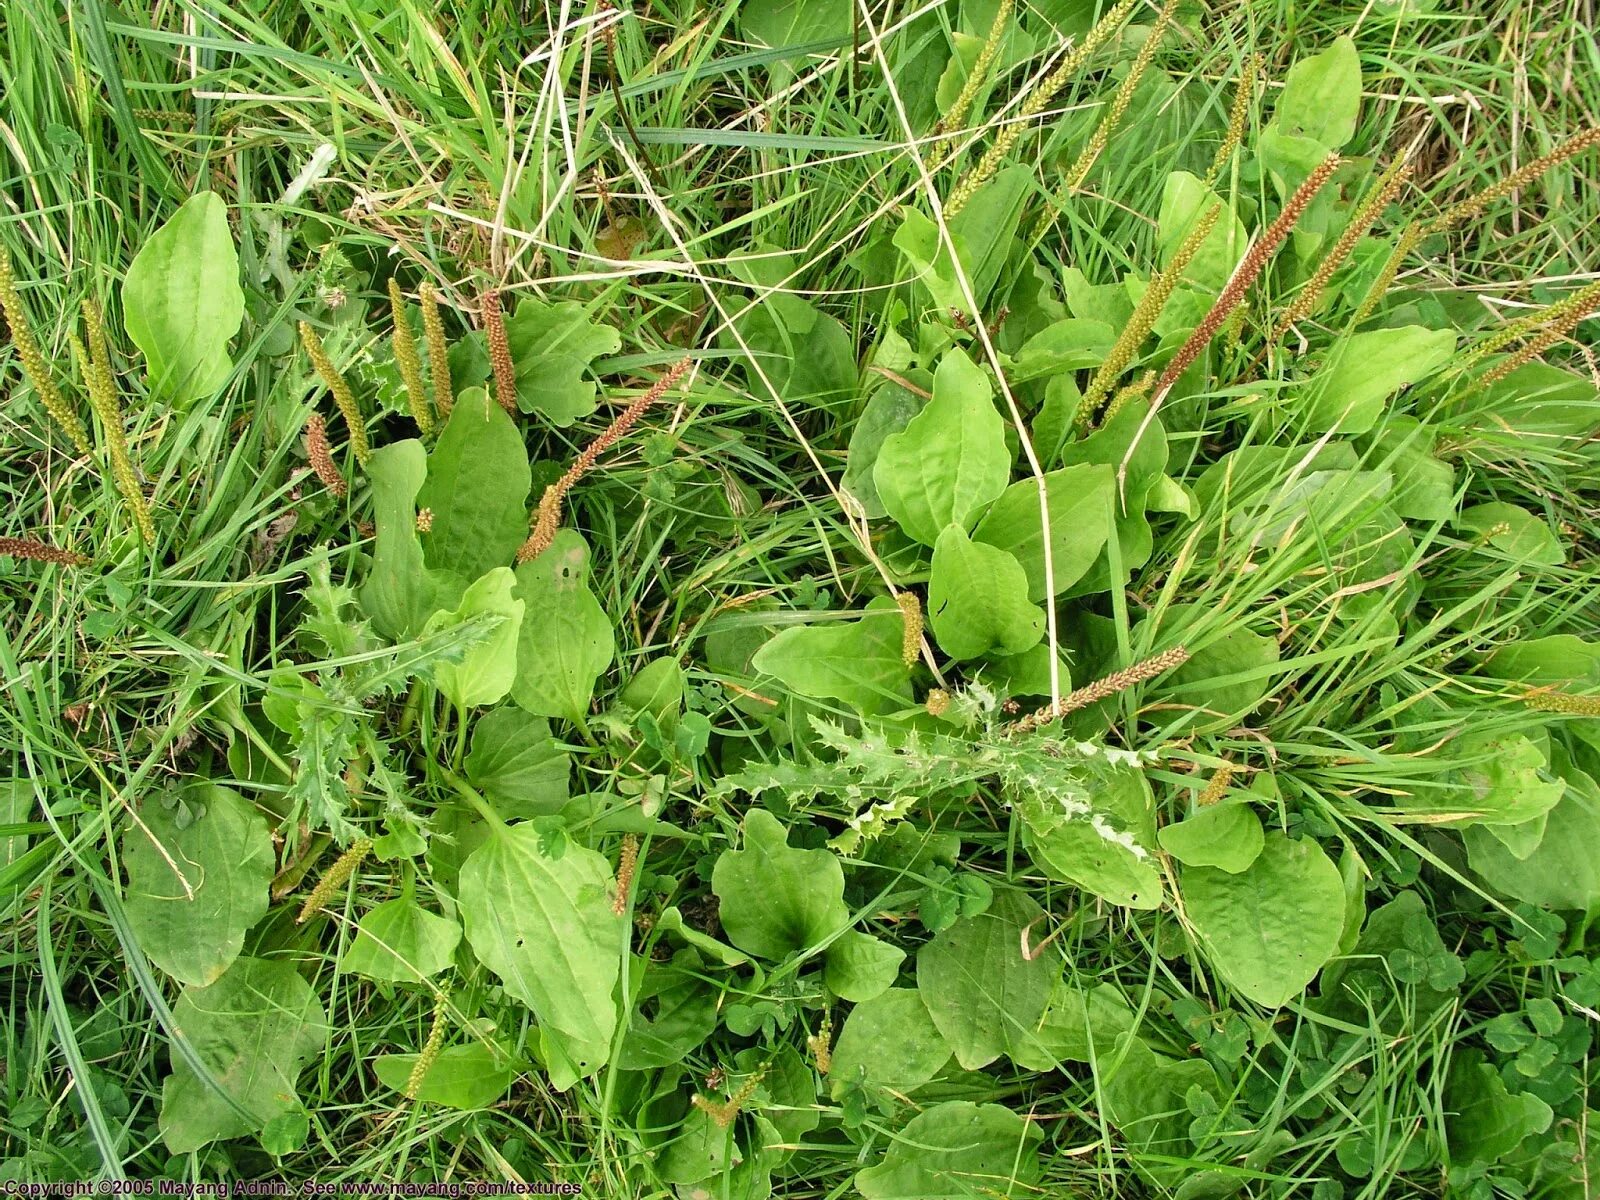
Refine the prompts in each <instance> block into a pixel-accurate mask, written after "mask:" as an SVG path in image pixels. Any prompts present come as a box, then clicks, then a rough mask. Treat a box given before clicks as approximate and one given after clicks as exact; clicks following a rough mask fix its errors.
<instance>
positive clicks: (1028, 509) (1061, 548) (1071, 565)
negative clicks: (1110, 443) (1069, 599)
mask: <svg viewBox="0 0 1600 1200" xmlns="http://www.w3.org/2000/svg"><path fill="white" fill-rule="evenodd" d="M1044 483H1045V498H1046V501H1047V502H1048V504H1049V506H1050V560H1051V561H1050V566H1051V572H1052V574H1053V576H1054V579H1055V590H1056V595H1058V596H1059V595H1060V594H1061V593H1062V592H1064V591H1066V590H1067V589H1068V588H1070V587H1071V586H1072V585H1073V584H1075V583H1077V582H1078V580H1080V579H1082V578H1083V577H1084V575H1085V574H1086V573H1087V572H1088V570H1089V568H1090V567H1092V566H1094V562H1095V559H1097V558H1099V557H1100V551H1101V549H1102V548H1103V547H1104V546H1105V544H1106V538H1107V537H1108V536H1109V535H1110V533H1111V513H1112V508H1111V502H1112V496H1113V492H1114V490H1115V486H1116V473H1115V471H1114V470H1113V468H1112V467H1110V466H1108V465H1106V464H1104V463H1077V464H1075V465H1073V466H1070V467H1064V468H1062V469H1061V470H1059V471H1051V472H1049V473H1047V474H1046V475H1045V477H1044ZM972 537H973V540H975V541H979V542H987V543H988V544H989V545H991V546H994V547H996V548H997V549H1000V550H1004V551H1005V552H1006V553H1007V554H1009V555H1011V556H1012V557H1013V558H1015V559H1016V560H1017V561H1018V562H1019V563H1021V564H1022V569H1023V570H1024V571H1026V572H1027V576H1028V599H1030V600H1043V599H1044V598H1045V591H1046V589H1045V572H1044V544H1045V543H1044V518H1043V516H1042V515H1041V513H1040V510H1039V484H1038V481H1037V480H1034V479H1024V480H1022V481H1021V482H1020V483H1014V484H1012V485H1011V486H1010V487H1008V488H1007V489H1006V490H1005V491H1004V492H1003V493H1001V496H1000V498H999V499H998V500H996V501H995V502H994V504H993V505H992V506H991V507H990V509H989V511H988V512H987V513H985V514H984V516H983V520H981V521H979V522H978V528H977V529H976V530H974V531H973V534H972Z"/></svg>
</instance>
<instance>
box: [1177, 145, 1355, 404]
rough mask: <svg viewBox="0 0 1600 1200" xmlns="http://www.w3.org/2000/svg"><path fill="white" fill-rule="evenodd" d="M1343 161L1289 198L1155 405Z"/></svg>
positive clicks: (1333, 159)
mask: <svg viewBox="0 0 1600 1200" xmlns="http://www.w3.org/2000/svg"><path fill="white" fill-rule="evenodd" d="M1340 161H1341V160H1340V158H1339V156H1338V155H1337V154H1330V155H1328V157H1327V158H1325V159H1323V160H1322V163H1321V164H1320V165H1319V166H1318V167H1317V169H1316V170H1314V171H1312V172H1311V174H1310V175H1308V176H1306V181H1305V182H1304V183H1302V184H1301V185H1300V186H1299V187H1297V188H1295V190H1294V194H1293V195H1292V196H1290V197H1289V201H1288V203H1286V204H1285V205H1284V206H1283V211H1282V212H1280V213H1279V214H1278V216H1277V219H1276V220H1274V221H1273V222H1272V224H1271V225H1268V226H1267V228H1266V229H1265V230H1264V231H1262V234H1261V237H1260V239H1259V240H1258V241H1257V242H1256V244H1255V245H1254V246H1252V247H1250V249H1249V250H1248V251H1247V252H1246V253H1245V256H1244V258H1243V259H1241V260H1240V261H1239V265H1238V266H1237V267H1235V268H1234V271H1233V275H1232V277H1231V278H1230V279H1229V280H1228V282H1227V283H1226V284H1225V285H1224V286H1223V289H1222V294H1221V295H1219V296H1218V297H1217V302H1216V303H1215V304H1213V305H1212V306H1211V311H1210V312H1208V313H1207V314H1206V315H1205V319H1204V320H1202V321H1201V322H1200V324H1199V325H1198V326H1197V327H1196V328H1195V331H1194V332H1193V333H1191V334H1190V335H1189V340H1188V341H1186V342H1184V344H1183V345H1182V346H1181V347H1180V348H1179V349H1178V352H1177V353H1176V354H1174V355H1173V356H1172V361H1171V362H1169V363H1168V364H1167V368H1166V370H1164V371H1163V372H1161V378H1160V379H1158V380H1156V388H1155V402H1156V403H1157V404H1160V403H1161V401H1162V399H1163V397H1165V396H1166V394H1167V392H1169V391H1170V390H1171V389H1172V385H1173V384H1175V383H1177V382H1178V379H1179V377H1180V376H1181V375H1182V374H1183V373H1184V372H1185V371H1187V370H1188V369H1189V367H1190V365H1191V364H1192V363H1193V362H1194V360H1195V359H1197V358H1199V357H1200V352H1201V351H1202V350H1204V349H1205V348H1206V345H1207V344H1208V343H1209V342H1210V341H1211V339H1212V338H1214V337H1215V336H1216V335H1217V330H1219V329H1221V328H1222V323H1223V322H1224V321H1226V320H1227V319H1228V315H1229V314H1230V313H1231V312H1233V310H1234V309H1235V308H1237V307H1238V306H1239V304H1240V302H1241V301H1243V300H1244V296H1245V293H1246V292H1247V291H1249V290H1250V285H1251V284H1252V283H1254V282H1255V281H1256V277H1257V276H1258V275H1260V274H1261V271H1262V269H1263V268H1264V267H1265V266H1266V265H1267V263H1268V262H1270V261H1271V260H1272V256H1273V255H1274V254H1276V253H1277V251H1278V247H1279V246H1281V245H1283V242H1284V239H1285V238H1287V237H1288V236H1289V231H1290V230H1292V229H1293V228H1294V226H1295V222H1297V221H1298V220H1299V219H1300V218H1301V216H1303V215H1304V213H1305V211H1306V209H1307V208H1309V207H1310V206H1311V201H1312V200H1314V199H1315V198H1316V195H1317V193H1318V192H1320V191H1321V190H1322V189H1323V186H1324V185H1325V184H1326V183H1327V182H1328V180H1330V179H1332V178H1333V173H1334V172H1335V171H1337V170H1338V169H1339V164H1340Z"/></svg>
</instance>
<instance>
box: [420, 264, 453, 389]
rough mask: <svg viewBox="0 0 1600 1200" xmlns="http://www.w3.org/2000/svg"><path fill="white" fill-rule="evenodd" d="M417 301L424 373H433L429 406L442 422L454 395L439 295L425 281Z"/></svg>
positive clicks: (448, 345) (448, 347)
mask: <svg viewBox="0 0 1600 1200" xmlns="http://www.w3.org/2000/svg"><path fill="white" fill-rule="evenodd" d="M417 300H418V302H419V303H420V304H421V305H422V336H423V337H424V338H425V339H427V343H428V370H429V371H430V372H432V374H433V407H434V408H435V409H437V410H438V413H439V419H440V420H441V421H445V420H448V419H449V418H450V410H451V409H452V408H454V407H455V403H456V395H455V389H454V387H453V386H452V385H451V382H450V343H449V342H447V341H446V340H445V336H444V318H443V317H442V316H440V315H439V296H438V293H436V292H435V291H434V290H433V284H431V283H426V282H425V283H424V284H423V285H422V287H421V288H420V289H419V290H418V292H417Z"/></svg>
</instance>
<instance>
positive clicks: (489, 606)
mask: <svg viewBox="0 0 1600 1200" xmlns="http://www.w3.org/2000/svg"><path fill="white" fill-rule="evenodd" d="M515 584H516V576H515V575H513V574H512V573H511V568H510V567H495V568H494V569H493V570H492V571H490V572H489V573H488V574H486V575H484V576H483V577H482V578H480V579H478V580H477V581H476V582H474V583H473V584H472V585H471V586H470V587H468V588H467V590H466V591H465V592H463V593H462V595H461V603H460V604H458V605H457V606H456V607H455V609H454V610H452V611H450V612H436V613H434V614H433V616H431V617H429V618H428V623H427V624H426V625H425V626H423V632H424V633H426V634H433V633H439V632H441V631H442V630H445V629H451V628H454V627H455V626H457V625H461V624H464V623H465V622H467V621H470V620H474V619H482V618H488V619H493V618H498V619H499V624H497V625H496V626H495V627H494V628H493V629H491V630H490V631H489V634H488V636H487V637H485V638H483V639H482V640H481V641H478V642H476V643H474V644H473V645H471V646H469V647H467V649H466V652H465V653H464V654H463V655H462V656H461V658H460V660H459V661H456V662H439V663H435V664H434V668H433V683H434V686H435V687H437V688H438V689H439V691H440V692H442V693H443V694H444V695H445V696H446V697H447V698H448V699H449V700H450V702H451V703H452V704H454V705H455V706H456V707H457V708H471V707H473V706H475V705H480V704H498V703H499V702H500V701H501V700H504V699H505V697H506V693H507V692H509V691H510V690H511V685H512V684H513V683H515V682H516V679H517V633H518V631H519V630H520V629H521V628H522V614H523V607H524V605H523V601H521V600H516V599H513V598H512V594H511V592H512V588H513V587H514V586H515Z"/></svg>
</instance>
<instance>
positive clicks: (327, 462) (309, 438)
mask: <svg viewBox="0 0 1600 1200" xmlns="http://www.w3.org/2000/svg"><path fill="white" fill-rule="evenodd" d="M306 457H307V458H309V459H310V460H311V469H312V470H313V471H315V472H316V474H317V478H318V479H320V480H322V486H323V487H325V488H327V489H328V490H329V491H330V492H332V493H333V494H334V495H335V496H343V495H345V494H346V493H347V492H348V491H349V490H350V488H349V485H347V484H346V483H345V481H344V476H343V475H341V474H339V468H338V467H336V466H334V464H333V453H332V451H330V450H329V449H328V426H327V423H326V422H325V421H323V419H322V414H321V413H319V412H314V413H312V414H311V415H310V416H309V417H307V418H306Z"/></svg>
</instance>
